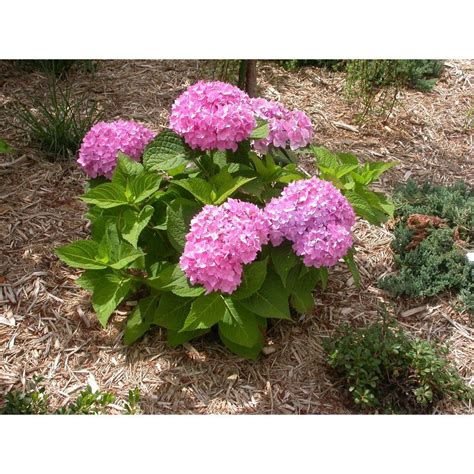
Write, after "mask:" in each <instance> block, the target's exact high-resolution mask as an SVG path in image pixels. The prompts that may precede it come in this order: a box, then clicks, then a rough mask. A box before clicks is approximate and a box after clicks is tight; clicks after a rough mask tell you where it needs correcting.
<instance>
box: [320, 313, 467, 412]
mask: <svg viewBox="0 0 474 474" xmlns="http://www.w3.org/2000/svg"><path fill="white" fill-rule="evenodd" d="M324 347H325V350H326V351H327V354H328V363H329V366H330V367H331V368H332V369H334V371H335V373H336V374H337V375H338V376H340V377H342V380H343V381H344V385H345V387H346V388H347V389H348V391H349V394H350V396H351V397H352V400H353V401H354V403H355V404H356V406H358V407H359V408H360V409H361V410H362V411H371V410H374V409H376V410H378V411H382V412H386V413H425V412H429V411H430V410H431V409H432V407H433V405H434V404H435V403H437V402H438V401H439V400H441V399H444V398H453V399H461V400H465V399H472V396H473V393H472V390H471V389H469V388H468V387H466V386H465V384H464V383H463V381H462V379H461V378H460V376H459V374H458V373H457V372H456V370H455V369H454V368H453V367H452V366H451V365H450V364H449V362H448V361H447V359H446V357H445V356H446V354H447V349H446V348H445V347H442V346H439V347H436V346H435V345H433V344H432V343H430V342H428V341H425V340H422V339H419V338H412V337H410V336H409V335H408V334H407V333H406V332H405V331H403V330H402V329H401V328H400V327H398V326H397V325H396V324H395V323H394V322H393V321H388V319H387V317H386V315H384V317H383V320H382V321H381V322H377V323H374V324H372V325H370V326H366V327H363V328H359V329H353V328H351V327H344V328H343V329H342V330H340V332H339V334H337V335H336V336H335V337H333V338H332V339H329V340H327V341H325V343H324Z"/></svg>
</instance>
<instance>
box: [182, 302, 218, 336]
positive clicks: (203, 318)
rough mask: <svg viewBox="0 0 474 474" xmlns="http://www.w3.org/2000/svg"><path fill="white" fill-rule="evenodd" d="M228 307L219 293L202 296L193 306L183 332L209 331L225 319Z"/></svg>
mask: <svg viewBox="0 0 474 474" xmlns="http://www.w3.org/2000/svg"><path fill="white" fill-rule="evenodd" d="M225 311H226V306H225V304H224V300H223V299H222V296H221V295H220V294H219V293H211V294H209V295H204V296H200V297H199V298H197V299H195V300H194V302H193V304H192V305H191V310H190V311H189V314H188V316H187V318H186V321H185V322H184V326H183V328H182V330H181V332H184V331H191V330H194V329H209V328H211V327H212V326H214V324H216V323H218V322H219V321H221V320H222V318H223V317H224V314H225Z"/></svg>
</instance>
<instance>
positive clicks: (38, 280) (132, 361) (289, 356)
mask: <svg viewBox="0 0 474 474" xmlns="http://www.w3.org/2000/svg"><path fill="white" fill-rule="evenodd" d="M72 74H74V81H73V87H74V93H75V94H78V95H80V94H82V93H84V92H88V93H91V94H92V95H93V97H94V98H95V99H97V100H98V101H100V102H101V104H102V105H103V106H104V108H105V115H106V118H107V120H112V119H115V118H119V117H122V118H127V119H133V120H137V121H140V122H142V123H144V124H145V125H146V126H148V127H149V128H151V129H152V130H155V131H159V130H160V128H161V127H164V126H166V125H167V121H168V110H169V109H170V105H171V103H172V102H173V101H174V99H175V98H176V97H177V96H178V95H179V94H180V93H181V92H182V91H183V90H184V89H185V88H186V87H187V86H188V85H190V84H192V83H193V82H195V81H196V80H197V79H198V78H200V77H201V75H202V74H203V69H202V65H199V64H198V63H197V62H196V61H178V62H176V61H173V62H171V61H158V62H155V61H132V62H128V61H127V62H126V61H110V62H105V63H100V62H99V63H98V66H97V70H96V71H95V72H93V73H90V72H87V71H82V70H77V71H73V72H72ZM343 80H344V75H343V73H339V72H328V71H326V70H323V69H311V68H303V69H300V70H297V71H295V72H291V73H289V72H286V71H284V70H283V69H282V68H280V67H278V66H275V65H274V64H271V63H266V64H262V65H261V67H260V69H259V77H258V83H259V92H260V93H261V95H263V96H264V97H266V98H269V99H276V100H281V101H282V102H283V103H284V104H285V105H287V106H288V107H289V108H293V107H294V108H299V109H301V110H304V111H305V112H306V113H307V114H308V115H309V116H310V117H311V119H312V121H313V125H314V127H315V139H314V141H315V142H316V143H317V144H320V145H323V146H326V147H328V148H330V149H333V150H337V151H350V152H352V153H354V154H356V155H358V156H359V157H360V158H363V159H366V160H372V161H373V160H383V161H398V162H399V166H397V167H396V168H393V169H391V170H389V171H388V172H387V173H386V174H385V175H384V176H383V178H382V181H381V183H380V185H379V186H380V189H381V190H383V191H386V192H390V191H391V190H392V189H393V187H394V184H395V183H396V182H400V181H402V182H403V181H406V180H407V179H408V178H410V177H411V178H414V179H417V180H424V179H426V178H431V179H433V180H434V181H435V182H438V183H453V182H455V181H456V180H458V179H464V180H465V181H466V182H467V183H469V184H471V185H473V184H474V165H473V160H474V143H473V133H472V128H470V127H469V120H472V116H469V110H472V107H473V102H474V100H473V99H474V92H473V90H474V87H473V81H474V61H448V62H447V67H446V68H445V71H444V73H443V75H442V77H441V79H440V80H439V81H438V83H437V84H436V86H435V87H434V90H433V92H431V93H429V94H424V93H421V92H417V91H412V90H406V89H404V90H403V91H402V94H403V100H402V101H401V102H400V103H399V104H398V105H397V106H396V108H395V111H394V116H393V117H392V118H391V120H389V121H388V123H387V124H385V125H384V124H382V123H379V122H372V123H370V122H369V123H367V124H365V125H364V126H357V125H354V117H355V111H354V110H353V109H352V108H351V106H350V105H348V104H347V102H346V101H345V100H344V99H343V97H342V87H343ZM41 82H42V78H41V77H40V76H39V75H38V74H37V73H29V74H25V73H24V72H20V71H18V70H16V69H14V68H13V67H12V66H11V65H9V64H5V63H2V64H0V85H1V95H0V121H1V122H2V123H3V124H4V127H3V130H2V137H3V138H5V139H7V141H9V143H10V144H12V145H13V146H14V147H16V148H18V149H21V150H22V151H21V153H18V154H17V155H16V156H15V157H14V159H15V160H16V159H18V161H17V163H16V164H14V165H12V166H1V165H5V163H6V162H8V161H12V158H11V157H9V158H8V159H7V158H4V156H5V155H0V156H2V158H1V160H2V161H1V162H0V180H1V182H2V186H1V188H0V224H1V226H0V232H1V234H0V240H1V249H0V253H1V255H2V259H1V261H0V278H1V281H0V284H1V286H0V289H1V293H0V312H1V313H0V314H1V316H0V317H1V319H0V344H1V345H2V355H1V357H2V364H1V366H0V398H1V397H2V395H1V394H3V393H6V392H7V391H8V390H10V389H11V388H13V387H16V388H22V386H24V385H25V383H26V381H27V380H29V379H30V378H31V377H32V376H33V375H42V376H43V377H44V379H45V380H44V384H45V386H46V390H47V391H48V393H50V400H51V402H52V404H53V405H54V406H55V407H59V406H62V405H64V404H66V403H67V402H68V401H70V400H71V399H74V398H75V396H76V395H77V393H78V392H79V391H80V390H82V389H83V388H84V386H85V384H86V380H87V379H88V377H89V376H90V375H92V376H93V377H94V378H95V380H96V381H97V384H98V385H99V387H100V388H101V389H103V390H107V391H110V392H113V393H114V394H116V396H117V397H118V398H119V399H125V398H126V397H127V394H128V390H129V389H130V388H133V387H135V386H138V387H140V389H141V394H142V395H141V398H142V401H141V407H142V410H143V411H144V412H145V413H292V414H295V413H350V412H351V411H350V403H349V400H348V399H347V398H346V397H345V395H344V392H342V391H341V389H340V387H339V386H338V385H336V384H334V381H333V379H332V377H331V375H330V372H329V371H328V368H327V365H326V363H325V353H324V350H323V348H322V339H323V338H325V337H328V336H330V335H332V334H333V333H334V331H335V329H336V327H337V326H339V325H340V324H341V323H350V324H352V325H354V326H362V325H364V324H366V323H370V322H373V321H374V320H376V319H377V317H378V316H377V311H378V308H379V305H380V302H382V301H383V302H385V303H386V304H387V307H388V309H389V311H390V313H391V314H393V315H394V316H395V317H396V318H397V320H398V321H399V323H400V325H401V326H402V327H404V328H405V329H407V330H408V331H409V332H410V333H412V334H416V335H420V336H423V337H425V338H428V339H433V338H436V339H438V340H441V341H443V342H446V343H449V345H450V353H449V355H450V358H451V360H452V361H453V362H454V363H455V365H456V366H457V368H458V369H459V372H460V374H461V375H462V376H463V378H464V379H465V380H466V381H467V382H471V381H472V377H473V374H474V357H473V356H474V330H473V328H472V325H471V326H470V321H469V317H468V316H467V315H466V314H465V313H459V312H457V311H456V310H454V309H453V308H452V304H451V303H452V302H451V298H450V297H449V295H443V296H442V297H433V298H430V299H425V300H422V299H414V298H411V299H407V298H397V299H394V298H391V297H390V296H389V295H388V294H387V293H385V292H383V291H382V290H380V289H379V288H378V287H377V285H376V282H377V280H378V278H379V277H380V276H382V275H385V274H387V273H389V272H391V271H392V270H393V268H392V252H391V249H390V242H391V240H392V238H393V237H392V234H391V232H390V230H389V227H390V226H389V225H387V226H385V228H377V227H374V226H371V225H369V224H367V223H366V222H365V221H358V223H357V225H356V227H355V237H356V247H357V249H358V250H359V252H358V253H357V256H356V259H357V262H358V263H359V264H360V271H361V276H362V287H361V288H360V289H358V288H356V286H355V285H354V281H353V279H352V277H351V275H350V272H349V271H348V270H347V269H346V268H345V266H343V265H339V266H337V267H336V268H335V269H334V270H333V271H332V272H331V278H330V279H329V286H328V288H327V290H326V291H324V292H321V291H320V290H319V289H318V290H317V291H316V299H317V301H316V309H315V311H314V312H313V314H311V315H307V316H305V317H302V318H301V320H300V321H299V322H298V323H297V324H292V323H289V322H286V321H279V322H277V323H276V324H274V325H273V326H272V328H271V329H270V330H269V333H268V335H267V345H266V347H265V349H264V355H263V356H262V357H261V358H260V359H259V360H258V361H257V362H251V361H245V360H243V359H241V358H239V357H237V356H235V355H232V354H230V353H229V352H228V351H226V350H225V348H224V347H222V345H220V344H219V343H218V341H217V339H216V340H215V341H213V336H212V335H209V336H206V339H205V341H204V342H203V341H201V340H197V341H193V342H191V343H188V344H186V345H185V346H184V347H178V348H175V349H171V348H169V347H168V346H167V345H166V342H165V338H164V335H163V334H161V333H160V330H156V331H154V332H153V333H152V334H150V335H147V336H145V338H144V339H143V340H142V341H140V342H138V343H137V344H135V345H133V346H132V347H129V348H125V347H124V346H123V344H122V325H121V324H120V322H121V321H122V320H123V319H124V315H125V314H126V312H127V311H128V310H129V309H130V307H127V306H126V305H124V306H123V307H122V308H121V311H118V312H117V313H118V314H116V316H115V317H114V318H113V319H112V321H111V324H110V325H109V327H108V328H107V329H105V330H104V329H102V328H101V327H100V326H99V324H98V322H97V320H96V317H95V315H94V313H93V311H92V309H91V307H90V304H89V296H88V294H87V293H86V292H85V291H83V290H81V289H80V288H79V287H77V286H76V285H75V284H74V280H75V279H76V278H77V277H78V276H79V272H77V271H73V270H71V269H70V268H68V267H66V266H65V265H63V264H61V263H60V262H59V260H58V259H57V257H56V256H54V254H53V253H52V249H53V248H54V247H57V246H59V245H63V244H66V243H68V242H70V241H72V240H74V239H78V238H87V236H88V232H89V231H88V228H87V221H86V220H85V219H83V217H82V215H83V213H84V211H85V205H84V204H82V203H81V202H80V201H78V199H77V196H78V195H79V194H81V193H82V190H83V184H84V181H85V178H84V176H83V174H82V172H81V171H80V170H79V169H78V167H77V165H76V164H75V162H57V163H50V162H47V161H45V160H44V159H43V157H42V156H41V154H40V152H38V151H37V150H36V149H35V148H32V147H29V146H28V145H27V143H26V141H25V138H24V137H23V135H22V134H21V133H19V132H18V131H17V130H15V129H14V128H13V127H12V126H11V123H12V120H13V118H12V112H11V104H12V101H13V98H14V97H15V96H19V97H20V98H25V97H27V96H28V94H30V93H33V92H35V91H36V90H37V88H38V87H39V84H40V83H41ZM307 169H308V170H311V166H310V164H307ZM414 308H415V309H416V311H415V310H414ZM435 412H438V413H469V412H472V408H470V407H469V406H468V405H466V404H463V403H454V402H453V403H441V404H439V406H436V407H435Z"/></svg>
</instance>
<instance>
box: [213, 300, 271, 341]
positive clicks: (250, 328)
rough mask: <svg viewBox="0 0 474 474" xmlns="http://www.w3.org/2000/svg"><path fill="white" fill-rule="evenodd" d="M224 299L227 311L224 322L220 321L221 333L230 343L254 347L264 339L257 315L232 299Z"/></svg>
mask: <svg viewBox="0 0 474 474" xmlns="http://www.w3.org/2000/svg"><path fill="white" fill-rule="evenodd" d="M222 299H223V300H224V303H225V306H226V310H225V313H224V317H223V319H222V321H219V331H220V332H221V333H222V334H223V335H224V337H226V338H227V339H228V340H229V341H232V342H234V343H236V344H239V345H240V346H244V347H254V346H255V345H256V344H257V343H258V342H259V341H260V340H261V338H262V334H261V332H260V328H259V327H258V323H257V319H256V317H255V315H254V314H253V313H251V312H250V311H249V310H247V309H246V308H244V307H243V306H242V305H240V304H239V303H238V302H235V301H233V300H232V299H231V298H228V297H222Z"/></svg>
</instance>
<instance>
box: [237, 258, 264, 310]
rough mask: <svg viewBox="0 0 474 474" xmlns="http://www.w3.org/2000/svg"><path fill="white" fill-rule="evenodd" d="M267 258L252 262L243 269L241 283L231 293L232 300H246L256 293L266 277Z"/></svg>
mask: <svg viewBox="0 0 474 474" xmlns="http://www.w3.org/2000/svg"><path fill="white" fill-rule="evenodd" d="M267 264H268V258H266V259H265V260H261V261H257V262H253V263H251V264H249V265H246V266H245V267H244V271H243V273H242V282H241V283H240V285H239V287H238V288H237V289H236V290H235V291H234V293H232V299H233V300H236V301H237V300H241V299H244V298H248V297H249V296H251V295H253V294H254V293H255V292H256V291H258V290H259V289H260V288H261V287H262V285H263V282H264V281H265V277H266V276H267Z"/></svg>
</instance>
